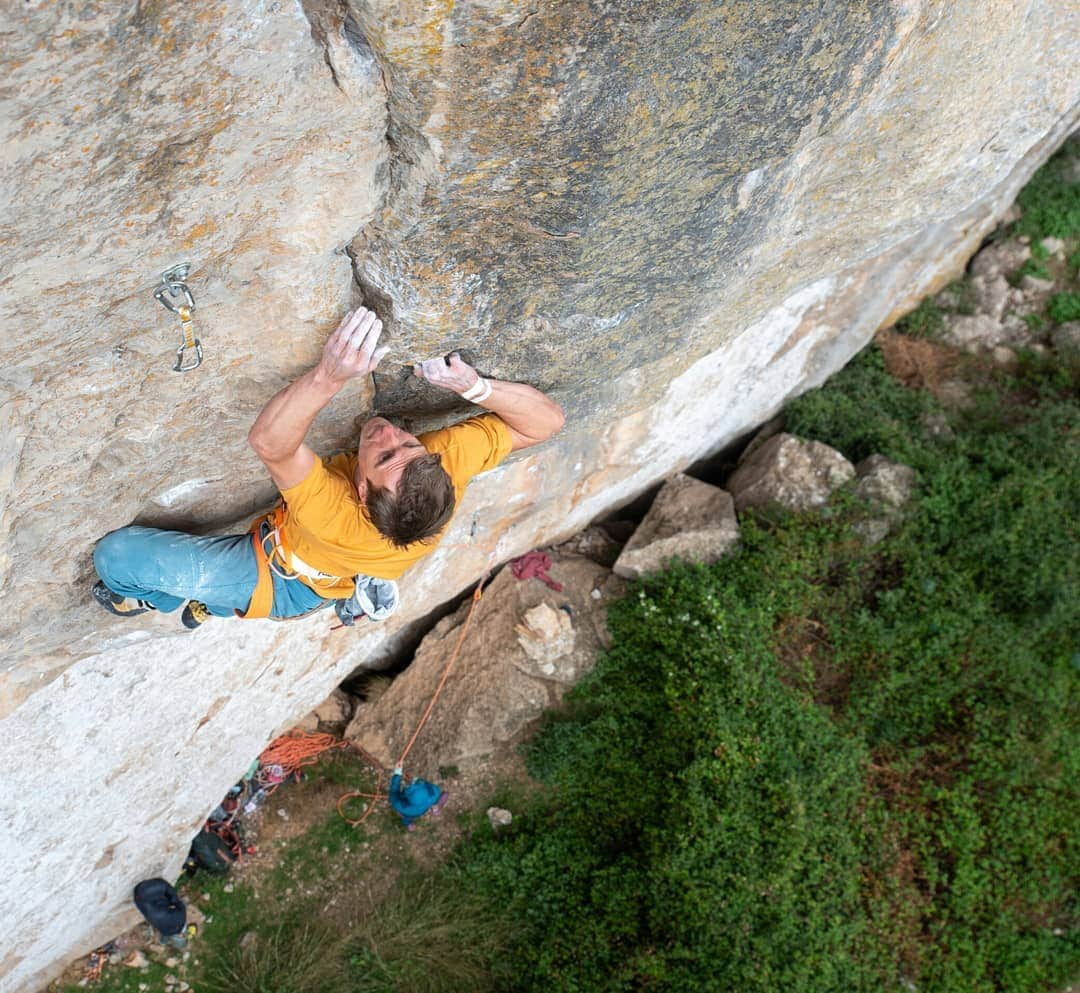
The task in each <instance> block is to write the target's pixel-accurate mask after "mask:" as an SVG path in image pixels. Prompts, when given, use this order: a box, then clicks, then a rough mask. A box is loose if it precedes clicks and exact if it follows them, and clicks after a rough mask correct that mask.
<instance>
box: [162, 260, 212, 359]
mask: <svg viewBox="0 0 1080 993" xmlns="http://www.w3.org/2000/svg"><path fill="white" fill-rule="evenodd" d="M189 272H191V263H190V262H180V263H178V264H177V265H174V266H170V267H169V268H168V269H166V270H165V271H164V272H163V273H162V274H161V285H160V286H159V287H158V288H157V289H156V290H154V299H155V300H157V302H158V303H160V304H161V306H163V307H164V308H165V309H166V310H170V311H172V312H173V313H174V314H176V315H177V316H178V317H179V318H180V339H181V340H180V345H179V346H178V347H177V349H176V361H175V362H173V372H191V370H192V369H196V368H198V366H199V365H201V364H202V360H203V350H202V343H201V342H200V341H199V339H198V338H196V337H195V330H194V326H193V324H192V320H191V315H192V314H193V313H194V312H195V298H194V297H193V296H192V295H191V290H190V289H189V288H188V285H187V282H186V280H187V277H188V273H189ZM178 299H179V301H180V302H179V303H177V302H176V301H177V300H178ZM192 352H193V353H194V356H192V355H190V354H189V355H188V356H187V357H186V358H185V353H192Z"/></svg>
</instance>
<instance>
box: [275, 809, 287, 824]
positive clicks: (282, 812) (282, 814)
mask: <svg viewBox="0 0 1080 993" xmlns="http://www.w3.org/2000/svg"><path fill="white" fill-rule="evenodd" d="M277 815H278V817H280V818H281V819H282V820H283V821H287V820H288V819H289V812H288V811H287V810H286V809H285V808H284V807H278V809H277Z"/></svg>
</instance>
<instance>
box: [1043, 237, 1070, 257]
mask: <svg viewBox="0 0 1080 993" xmlns="http://www.w3.org/2000/svg"><path fill="white" fill-rule="evenodd" d="M1039 244H1041V245H1042V247H1043V251H1045V252H1047V253H1048V254H1049V255H1060V254H1062V253H1063V252H1064V251H1065V242H1063V241H1062V240H1061V239H1060V238H1043V240H1042V241H1041V242H1040V243H1039Z"/></svg>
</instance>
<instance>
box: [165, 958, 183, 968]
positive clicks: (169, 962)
mask: <svg viewBox="0 0 1080 993" xmlns="http://www.w3.org/2000/svg"><path fill="white" fill-rule="evenodd" d="M179 964H180V960H179V959H178V958H176V956H172V957H170V958H167V959H166V960H165V968H166V969H175V968H176V967H177V966H178V965H179Z"/></svg>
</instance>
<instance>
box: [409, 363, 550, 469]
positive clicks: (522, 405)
mask: <svg viewBox="0 0 1080 993" xmlns="http://www.w3.org/2000/svg"><path fill="white" fill-rule="evenodd" d="M413 373H414V375H417V376H419V377H420V378H421V379H426V380H427V381H428V382H429V383H431V384H432V385H434V386H441V387H442V388H443V389H445V390H453V391H454V392H455V393H457V394H458V395H459V396H463V397H464V398H465V399H466V400H471V401H473V402H474V403H476V404H478V405H480V406H483V407H486V408H487V409H488V410H490V411H492V412H493V413H496V414H498V415H499V416H500V417H501V418H502V419H503V421H505V423H506V426H507V427H508V428H509V429H510V437H511V438H512V439H513V447H512V448H511V451H515V452H516V451H519V450H520V449H522V448H528V447H530V446H531V445H539V444H540V442H542V441H546V440H547V439H548V438H550V437H551V436H552V435H553V434H555V432H556V431H558V430H559V429H560V428H561V427H562V426H563V424H564V422H565V420H566V418H565V417H564V415H563V411H562V407H560V406H559V405H558V404H557V403H556V402H555V401H554V400H552V399H551V397H549V396H547V395H546V394H544V393H541V392H540V391H539V390H538V389H535V388H534V387H532V386H528V385H527V384H525V383H508V382H505V381H504V380H501V379H486V380H483V382H481V377H480V374H479V373H478V372H477V371H476V370H475V369H474V368H473V367H472V366H471V365H469V364H468V363H466V362H463V361H462V359H461V356H460V355H458V354H457V352H454V353H453V354H452V355H450V356H449V357H447V358H445V359H429V360H428V361H426V362H422V363H420V365H416V366H413ZM488 387H490V392H489V391H488Z"/></svg>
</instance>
